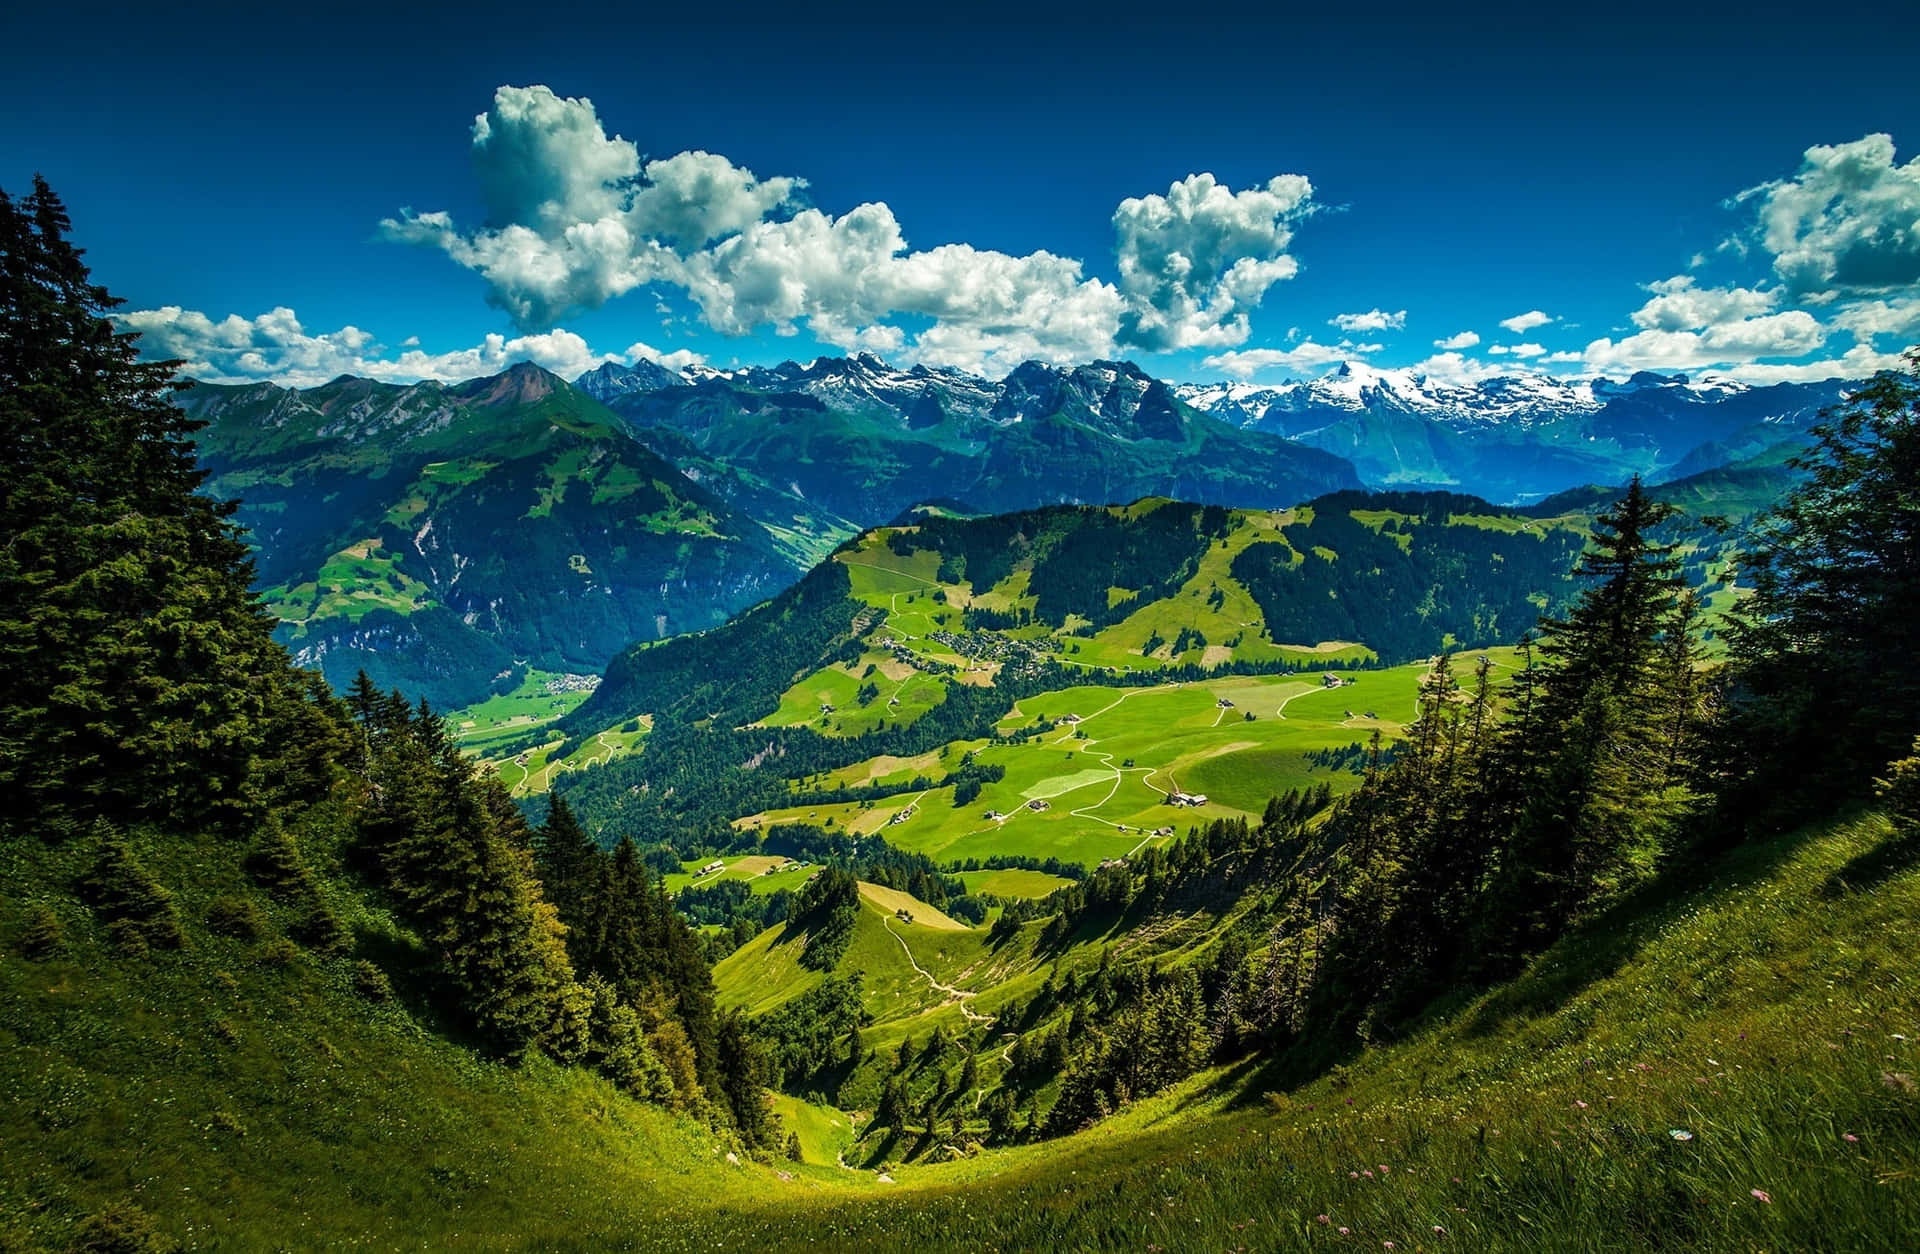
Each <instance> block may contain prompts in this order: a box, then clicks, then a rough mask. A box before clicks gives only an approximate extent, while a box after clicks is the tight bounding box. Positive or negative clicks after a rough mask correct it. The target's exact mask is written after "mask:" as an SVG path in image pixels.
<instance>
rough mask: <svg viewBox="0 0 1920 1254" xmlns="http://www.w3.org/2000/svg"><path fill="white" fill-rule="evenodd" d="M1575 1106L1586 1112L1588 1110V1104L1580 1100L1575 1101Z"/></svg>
mask: <svg viewBox="0 0 1920 1254" xmlns="http://www.w3.org/2000/svg"><path fill="white" fill-rule="evenodd" d="M1573 1104H1574V1105H1576V1106H1578V1107H1579V1108H1580V1109H1582V1110H1585V1109H1586V1108H1587V1104H1586V1103H1585V1102H1583V1101H1580V1100H1579V1099H1578V1098H1576V1099H1574V1103H1573Z"/></svg>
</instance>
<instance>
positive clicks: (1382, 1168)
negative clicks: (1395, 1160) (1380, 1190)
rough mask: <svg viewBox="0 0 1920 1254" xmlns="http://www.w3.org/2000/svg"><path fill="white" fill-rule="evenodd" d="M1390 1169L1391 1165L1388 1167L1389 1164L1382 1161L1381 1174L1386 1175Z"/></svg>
mask: <svg viewBox="0 0 1920 1254" xmlns="http://www.w3.org/2000/svg"><path fill="white" fill-rule="evenodd" d="M1389 1170H1391V1169H1390V1168H1389V1167H1388V1166H1387V1165H1386V1164H1385V1163H1381V1164H1380V1174H1381V1175H1383V1176H1384V1175H1386V1174H1387V1172H1388V1171H1389Z"/></svg>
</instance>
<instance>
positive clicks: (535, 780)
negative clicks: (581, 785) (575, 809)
mask: <svg viewBox="0 0 1920 1254" xmlns="http://www.w3.org/2000/svg"><path fill="white" fill-rule="evenodd" d="M635 724H636V725H635V726H634V728H633V730H632V731H628V730H627V728H626V726H625V725H623V726H621V727H618V728H612V729H609V730H607V731H603V732H600V733H598V734H597V735H595V736H594V737H593V738H592V739H590V740H588V741H587V742H586V743H585V744H583V745H581V746H580V747H579V748H578V749H575V750H574V751H573V752H572V753H570V754H568V755H567V756H566V757H564V758H560V759H555V758H554V756H553V755H554V753H555V752H557V751H558V750H559V749H560V748H561V747H562V746H563V745H564V744H565V743H566V742H565V741H563V740H560V739H558V738H557V737H556V738H555V739H553V740H551V741H548V742H547V743H546V744H544V745H540V746H538V747H536V748H532V749H525V750H522V751H521V752H519V753H516V754H514V755H512V756H511V757H501V758H494V759H487V758H482V759H481V765H482V766H485V767H487V768H488V769H490V770H492V771H493V772H494V773H496V774H497V775H499V777H500V782H501V783H503V784H505V785H506V786H507V792H508V793H509V794H511V795H512V796H515V797H530V796H537V795H538V794H540V793H543V792H545V791H547V789H549V788H551V787H552V786H553V780H554V777H555V776H556V775H558V774H560V773H561V772H563V771H583V770H585V769H587V768H588V767H590V766H599V765H600V764H601V763H603V762H610V761H612V760H613V759H614V758H617V757H623V756H625V755H626V754H629V753H633V752H636V751H637V750H638V749H639V748H640V744H641V742H642V741H644V740H645V739H646V738H647V731H648V730H649V729H650V728H651V727H652V725H653V720H652V718H651V716H648V715H644V714H643V715H641V716H640V718H639V719H637V720H635Z"/></svg>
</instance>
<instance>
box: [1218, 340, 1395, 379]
mask: <svg viewBox="0 0 1920 1254" xmlns="http://www.w3.org/2000/svg"><path fill="white" fill-rule="evenodd" d="M1380 347H1381V346H1380V345H1378V344H1353V343H1349V342H1347V341H1345V340H1342V341H1341V342H1340V343H1338V344H1317V343H1315V342H1314V341H1312V340H1306V341H1303V342H1301V343H1299V344H1296V345H1294V346H1293V347H1292V348H1246V349H1230V350H1228V351H1226V352H1223V353H1214V354H1213V355H1211V356H1209V357H1207V358H1205V359H1204V360H1202V361H1201V363H1200V364H1201V365H1202V366H1204V367H1205V368H1207V369H1208V370H1216V371H1219V372H1220V373H1221V374H1226V375H1231V376H1233V377H1234V378H1236V379H1250V378H1252V377H1253V376H1254V375H1256V374H1261V373H1265V372H1267V371H1283V372H1285V373H1287V374H1292V375H1304V374H1313V375H1317V374H1319V373H1321V371H1323V370H1324V369H1325V368H1326V367H1328V366H1332V365H1336V364H1338V363H1340V362H1343V361H1346V360H1348V359H1350V358H1355V357H1364V356H1366V355H1367V354H1368V353H1377V352H1379V351H1380Z"/></svg>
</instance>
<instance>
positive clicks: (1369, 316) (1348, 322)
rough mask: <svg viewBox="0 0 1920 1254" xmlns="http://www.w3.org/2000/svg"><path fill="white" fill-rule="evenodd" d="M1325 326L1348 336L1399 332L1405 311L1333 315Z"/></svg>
mask: <svg viewBox="0 0 1920 1254" xmlns="http://www.w3.org/2000/svg"><path fill="white" fill-rule="evenodd" d="M1327 325H1328V326H1333V327H1339V328H1340V329H1341V330H1342V331H1345V332H1346V333H1347V334H1348V335H1358V334H1360V333H1361V332H1364V331H1400V330H1404V329H1405V328H1406V325H1407V311H1406V310H1404V309H1401V310H1397V311H1395V312H1393V313H1388V312H1387V311H1386V310H1384V309H1370V310H1368V311H1367V312H1366V313H1346V314H1335V315H1334V316H1333V317H1331V318H1329V319H1328V320H1327ZM1476 338H1477V337H1476Z"/></svg>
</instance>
